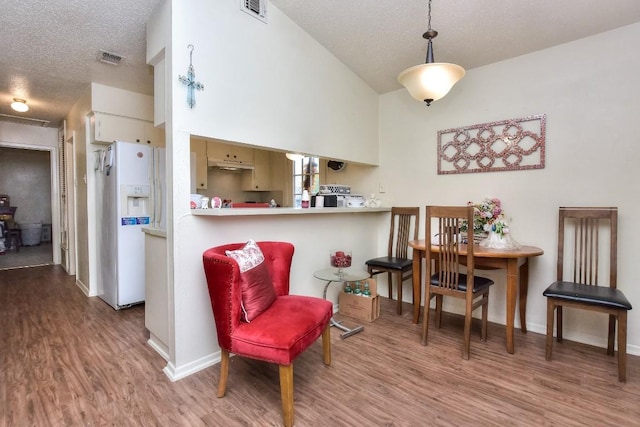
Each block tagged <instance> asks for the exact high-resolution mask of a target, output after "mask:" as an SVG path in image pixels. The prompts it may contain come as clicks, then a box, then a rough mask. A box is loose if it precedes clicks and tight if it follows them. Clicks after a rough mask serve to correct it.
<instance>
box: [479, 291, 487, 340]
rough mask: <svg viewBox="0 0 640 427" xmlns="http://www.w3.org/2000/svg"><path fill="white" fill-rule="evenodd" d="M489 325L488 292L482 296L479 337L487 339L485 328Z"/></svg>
mask: <svg viewBox="0 0 640 427" xmlns="http://www.w3.org/2000/svg"><path fill="white" fill-rule="evenodd" d="M488 326H489V292H487V293H486V294H484V295H483V296H482V332H481V334H480V338H481V339H482V341H485V342H486V341H487V328H488Z"/></svg>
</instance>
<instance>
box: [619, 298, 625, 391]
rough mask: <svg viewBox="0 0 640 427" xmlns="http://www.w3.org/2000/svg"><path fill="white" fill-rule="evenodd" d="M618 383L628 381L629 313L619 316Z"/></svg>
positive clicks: (622, 313) (623, 312)
mask: <svg viewBox="0 0 640 427" xmlns="http://www.w3.org/2000/svg"><path fill="white" fill-rule="evenodd" d="M618 381H620V382H626V381H627V312H626V311H622V312H621V313H620V314H619V315H618Z"/></svg>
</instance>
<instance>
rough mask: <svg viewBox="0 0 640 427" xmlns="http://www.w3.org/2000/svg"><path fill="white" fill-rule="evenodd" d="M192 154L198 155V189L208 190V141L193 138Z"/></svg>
mask: <svg viewBox="0 0 640 427" xmlns="http://www.w3.org/2000/svg"><path fill="white" fill-rule="evenodd" d="M191 152H193V153H196V189H198V190H206V189H207V141H205V140H204V139H196V138H191Z"/></svg>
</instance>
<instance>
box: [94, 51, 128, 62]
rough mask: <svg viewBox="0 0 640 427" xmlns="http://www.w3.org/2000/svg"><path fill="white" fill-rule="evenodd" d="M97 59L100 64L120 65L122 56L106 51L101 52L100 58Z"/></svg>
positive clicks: (99, 53) (99, 52)
mask: <svg viewBox="0 0 640 427" xmlns="http://www.w3.org/2000/svg"><path fill="white" fill-rule="evenodd" d="M96 59H97V60H98V61H100V62H104V63H105V64H110V65H120V62H121V61H122V56H120V55H116V54H115V53H111V52H107V51H104V50H99V51H98V57H97V58H96Z"/></svg>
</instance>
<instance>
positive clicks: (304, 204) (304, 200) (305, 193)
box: [300, 190, 309, 209]
mask: <svg viewBox="0 0 640 427" xmlns="http://www.w3.org/2000/svg"><path fill="white" fill-rule="evenodd" d="M300 206H301V207H302V208H304V209H306V208H308V207H309V191H308V190H302V201H301V202H300Z"/></svg>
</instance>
